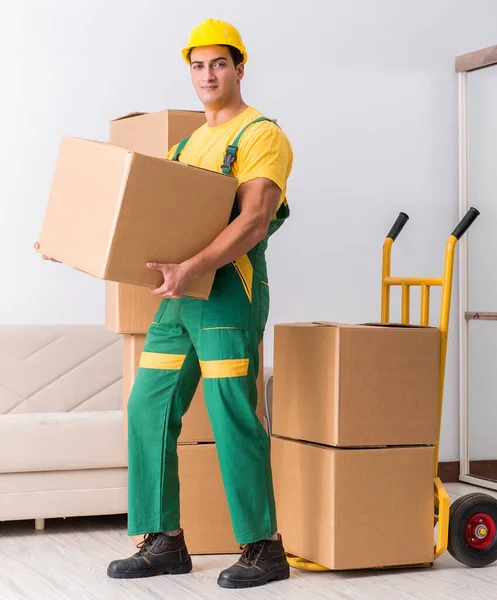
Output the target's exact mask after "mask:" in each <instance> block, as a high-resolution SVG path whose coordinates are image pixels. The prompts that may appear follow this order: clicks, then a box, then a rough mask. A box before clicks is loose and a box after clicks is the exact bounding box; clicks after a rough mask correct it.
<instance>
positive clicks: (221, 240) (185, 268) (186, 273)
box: [147, 177, 281, 298]
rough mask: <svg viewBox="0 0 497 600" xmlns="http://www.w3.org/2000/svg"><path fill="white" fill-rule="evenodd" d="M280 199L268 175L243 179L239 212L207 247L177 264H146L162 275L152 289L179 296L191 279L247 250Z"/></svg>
mask: <svg viewBox="0 0 497 600" xmlns="http://www.w3.org/2000/svg"><path fill="white" fill-rule="evenodd" d="M280 199H281V189H280V188H279V187H278V186H277V185H276V184H275V183H274V182H273V181H271V180H270V179H266V178H265V177H258V178H257V179H253V180H251V181H247V182H246V183H243V184H242V185H241V186H240V187H239V188H238V192H237V201H238V206H239V208H240V214H239V216H238V217H237V218H236V219H234V220H233V221H232V222H231V223H230V224H229V225H228V227H226V229H224V231H222V232H221V233H220V234H219V235H218V236H217V238H216V239H215V240H214V241H213V242H212V243H211V244H210V245H209V246H207V248H205V249H204V250H202V251H201V252H199V253H198V254H196V255H195V256H193V257H192V258H190V259H189V260H187V261H185V262H183V263H180V264H178V265H172V264H171V265H163V264H160V263H148V264H147V266H148V267H149V268H150V269H156V270H158V271H161V272H162V274H163V276H164V283H163V284H162V285H161V286H160V287H159V288H157V289H155V290H152V293H153V294H155V295H157V296H162V297H163V298H180V297H181V296H182V295H183V293H184V292H185V291H186V289H187V287H188V285H189V283H190V281H192V280H193V279H196V278H197V277H200V275H203V274H204V273H206V272H208V271H215V270H216V269H219V268H220V267H222V266H224V265H227V264H229V263H230V262H232V261H234V260H236V259H238V258H240V257H241V256H243V255H244V254H247V252H248V251H249V250H251V249H252V248H253V247H254V246H256V245H257V244H258V243H259V242H260V241H262V240H263V239H264V238H265V237H266V235H267V232H268V228H269V223H270V221H271V218H272V217H273V215H274V214H275V213H276V211H277V209H278V205H279V203H280Z"/></svg>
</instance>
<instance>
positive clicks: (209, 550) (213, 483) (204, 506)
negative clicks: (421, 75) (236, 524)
mask: <svg viewBox="0 0 497 600" xmlns="http://www.w3.org/2000/svg"><path fill="white" fill-rule="evenodd" d="M178 461H179V478H180V511H181V527H182V528H183V529H184V532H185V541H186V545H187V547H188V551H189V552H190V554H236V553H239V552H240V546H239V544H237V542H236V541H235V538H234V535H233V529H232V526H231V519H230V514H229V509H228V503H227V500H226V496H225V492H224V487H223V482H222V479H221V471H220V468H219V461H218V458H217V453H216V446H215V444H180V445H179V446H178ZM142 539H143V536H132V537H131V540H132V542H133V543H135V544H136V543H138V542H140V541H141V540H142Z"/></svg>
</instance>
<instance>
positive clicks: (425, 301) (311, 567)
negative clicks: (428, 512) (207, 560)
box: [287, 208, 497, 571]
mask: <svg viewBox="0 0 497 600" xmlns="http://www.w3.org/2000/svg"><path fill="white" fill-rule="evenodd" d="M479 214H480V213H479V212H478V210H476V208H470V209H469V211H468V212H467V213H466V215H465V216H464V217H463V218H462V219H461V221H460V222H459V224H458V225H457V227H456V228H455V229H454V231H453V232H452V234H451V235H450V237H449V239H448V241H447V244H446V249H445V263H444V273H443V276H442V277H392V276H391V274H390V270H391V251H392V245H393V243H394V242H395V240H396V239H397V237H398V235H399V234H400V232H401V231H402V229H403V228H404V227H405V225H406V223H407V221H408V220H409V217H408V216H407V215H406V214H405V213H400V214H399V216H398V218H397V220H396V221H395V223H394V225H393V227H392V228H391V230H390V232H389V234H388V235H387V237H386V239H385V242H384V244H383V261H382V282H381V284H382V294H381V322H382V323H389V322H390V289H391V288H392V287H393V286H400V287H401V290H402V305H401V323H402V324H405V325H407V324H409V323H410V290H411V287H414V286H416V287H420V288H421V315H420V325H423V326H427V325H428V323H429V307H430V288H431V287H434V286H439V287H441V288H442V299H441V306H440V326H439V329H440V341H441V344H440V389H439V402H438V432H439V436H438V437H439V439H440V429H441V424H442V402H443V389H444V379H445V362H446V355H447V336H448V331H449V313H450V300H451V291H452V275H453V267H454V251H455V247H456V244H457V242H458V241H459V240H460V239H461V237H462V236H463V235H464V234H465V233H466V231H467V230H468V229H469V228H470V227H471V225H472V224H473V222H474V221H475V219H476V218H477V217H478V215H479ZM438 452H439V444H437V445H436V446H435V473H434V526H435V527H437V525H438V529H437V532H436V543H435V546H434V560H435V559H437V558H438V557H439V556H440V555H442V554H443V553H444V552H445V551H446V550H447V549H448V550H449V552H450V554H451V555H452V556H453V557H454V558H455V559H456V560H458V561H459V562H461V563H463V564H465V565H467V566H469V567H484V566H488V565H489V564H491V563H493V562H494V561H495V560H496V559H497V499H496V498H494V497H493V496H490V495H489V494H483V493H473V494H467V495H465V496H462V497H460V498H458V499H457V500H456V501H455V502H454V503H453V504H452V505H451V504H450V500H449V496H448V494H447V491H446V490H445V488H444V486H443V484H442V482H441V480H440V478H439V477H438ZM287 558H288V562H289V563H290V565H291V566H292V567H295V568H298V569H303V570H307V571H328V570H329V569H327V568H326V567H323V566H321V565H317V564H316V563H313V562H310V561H307V560H305V559H304V558H302V557H298V556H295V555H293V554H289V553H287ZM432 564H433V563H429V564H428V565H426V566H431V565H432Z"/></svg>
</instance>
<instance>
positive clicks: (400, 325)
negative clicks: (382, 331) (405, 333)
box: [361, 323, 437, 329]
mask: <svg viewBox="0 0 497 600" xmlns="http://www.w3.org/2000/svg"><path fill="white" fill-rule="evenodd" d="M361 327H391V328H404V329H437V327H433V326H431V325H416V324H414V323H407V324H405V323H361Z"/></svg>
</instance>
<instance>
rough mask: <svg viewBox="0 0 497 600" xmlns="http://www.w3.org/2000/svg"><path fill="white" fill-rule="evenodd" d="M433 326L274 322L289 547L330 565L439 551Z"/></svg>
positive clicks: (412, 559)
mask: <svg viewBox="0 0 497 600" xmlns="http://www.w3.org/2000/svg"><path fill="white" fill-rule="evenodd" d="M439 346H440V333H439V331H438V330H437V329H435V328H429V327H408V326H386V325H374V324H369V325H340V324H337V323H293V324H286V325H277V326H276V327H275V351H274V386H273V389H274V399H273V428H272V429H273V438H272V442H271V445H272V468H273V476H274V487H275V493H276V504H277V511H278V523H279V529H280V531H281V532H282V535H283V538H284V542H285V548H286V550H287V551H288V552H290V553H292V554H295V555H297V556H300V557H302V558H305V559H307V560H310V561H313V562H315V563H318V564H321V565H323V566H325V567H328V568H330V569H358V568H368V567H382V566H400V565H412V564H423V563H430V562H432V561H433V472H434V465H433V460H434V448H433V446H434V444H436V443H437V442H438V391H439V351H440V348H439Z"/></svg>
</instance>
